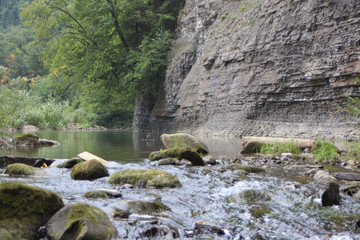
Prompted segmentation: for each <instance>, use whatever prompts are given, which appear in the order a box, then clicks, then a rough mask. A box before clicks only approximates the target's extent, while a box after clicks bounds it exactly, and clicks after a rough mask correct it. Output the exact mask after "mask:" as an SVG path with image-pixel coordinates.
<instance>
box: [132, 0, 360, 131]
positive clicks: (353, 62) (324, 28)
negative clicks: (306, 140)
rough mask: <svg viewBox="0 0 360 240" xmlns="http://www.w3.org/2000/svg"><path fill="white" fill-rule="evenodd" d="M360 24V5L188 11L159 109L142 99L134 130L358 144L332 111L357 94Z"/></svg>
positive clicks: (311, 0) (204, 4) (320, 2)
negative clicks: (350, 140)
mask: <svg viewBox="0 0 360 240" xmlns="http://www.w3.org/2000/svg"><path fill="white" fill-rule="evenodd" d="M359 16H360V2H359V1H358V0H344V1H334V0H330V1H324V0H308V1H299V0H297V1H275V0H264V1H256V0H244V1H225V0H199V1H186V5H185V9H184V11H183V13H182V17H181V19H180V25H179V28H178V31H177V35H176V39H175V41H174V43H173V49H174V50H173V52H172V54H171V57H170V62H169V68H168V71H167V77H166V80H165V82H164V85H163V87H161V89H160V91H159V94H158V98H157V100H156V103H155V107H154V108H153V110H152V113H151V116H150V117H149V111H148V110H149V109H144V108H146V106H151V104H150V103H149V102H148V101H147V102H146V104H145V103H144V104H142V101H141V99H138V102H137V108H136V110H135V117H136V119H135V120H134V125H135V127H138V128H139V127H144V123H146V122H147V121H146V120H145V118H147V119H148V122H149V124H148V127H151V128H152V129H153V128H155V127H156V128H159V129H161V130H163V131H173V130H189V131H192V130H194V129H195V130H198V131H199V132H203V133H220V134H229V133H230V134H237V135H258V136H267V135H278V136H290V137H291V136H301V137H314V136H317V135H321V136H336V137H346V138H353V137H355V131H354V130H352V127H351V125H352V121H353V120H352V119H351V118H347V119H346V120H344V119H343V118H342V117H343V116H342V114H341V113H339V112H337V111H336V107H335V106H334V103H340V102H343V101H344V100H345V99H346V96H347V95H350V96H356V94H357V93H356V92H357V89H358V87H357V86H356V84H355V83H354V79H355V77H356V76H357V75H358V73H359V71H360V38H359V36H360V28H359V24H360V18H359ZM147 100H149V99H147ZM334 128H335V129H334Z"/></svg>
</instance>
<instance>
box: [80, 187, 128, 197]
mask: <svg viewBox="0 0 360 240" xmlns="http://www.w3.org/2000/svg"><path fill="white" fill-rule="evenodd" d="M84 197H86V198H121V197H122V194H121V192H119V191H117V190H114V189H103V188H101V189H97V190H93V191H88V192H86V193H85V194H84Z"/></svg>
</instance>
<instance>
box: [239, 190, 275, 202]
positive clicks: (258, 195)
mask: <svg viewBox="0 0 360 240" xmlns="http://www.w3.org/2000/svg"><path fill="white" fill-rule="evenodd" d="M238 198H239V200H240V201H243V202H245V203H247V204H252V203H257V202H263V201H270V200H271V198H270V196H269V195H268V194H267V193H264V192H262V191H260V190H258V189H247V190H244V191H242V192H241V193H240V194H239V196H238Z"/></svg>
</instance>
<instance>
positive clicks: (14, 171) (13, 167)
mask: <svg viewBox="0 0 360 240" xmlns="http://www.w3.org/2000/svg"><path fill="white" fill-rule="evenodd" d="M5 173H6V174H9V175H10V176H12V175H34V174H35V169H34V168H33V167H32V166H29V165H26V164H23V163H13V164H10V165H8V166H7V167H6V170H5Z"/></svg>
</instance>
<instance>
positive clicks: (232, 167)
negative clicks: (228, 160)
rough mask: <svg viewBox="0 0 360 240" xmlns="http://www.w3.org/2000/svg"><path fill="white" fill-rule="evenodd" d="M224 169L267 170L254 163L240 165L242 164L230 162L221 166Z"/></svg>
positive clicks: (258, 171)
mask: <svg viewBox="0 0 360 240" xmlns="http://www.w3.org/2000/svg"><path fill="white" fill-rule="evenodd" d="M221 168H222V169H224V170H243V171H246V172H247V173H262V172H265V169H263V168H261V167H256V166H252V165H240V164H236V163H234V164H229V165H225V166H222V167H221Z"/></svg>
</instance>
